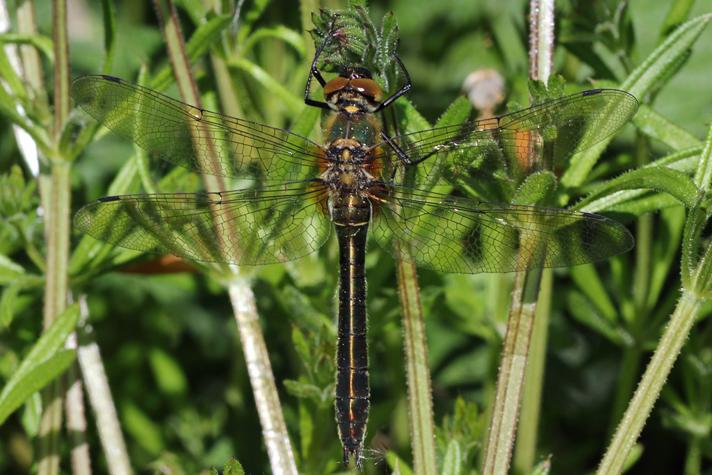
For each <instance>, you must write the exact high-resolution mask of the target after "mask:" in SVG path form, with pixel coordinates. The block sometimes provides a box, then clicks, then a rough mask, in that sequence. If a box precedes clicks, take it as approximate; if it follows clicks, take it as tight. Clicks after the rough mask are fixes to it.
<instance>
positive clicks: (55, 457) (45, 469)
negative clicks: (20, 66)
mask: <svg viewBox="0 0 712 475" xmlns="http://www.w3.org/2000/svg"><path fill="white" fill-rule="evenodd" d="M52 6H53V11H52V16H53V31H52V35H53V39H54V56H55V63H54V126H53V138H54V144H55V150H56V149H58V148H59V141H60V140H59V139H60V137H61V134H62V129H63V128H64V123H65V121H66V119H67V116H68V114H69V45H68V43H67V4H66V1H65V0H54V1H53V2H52ZM50 167H51V175H50V177H49V179H48V180H47V179H45V180H43V181H42V183H44V184H47V185H48V186H49V190H45V191H44V192H43V193H44V195H45V196H46V197H49V199H45V200H43V202H44V203H45V204H46V205H47V209H46V215H45V216H46V221H45V241H46V242H47V272H46V275H45V279H46V280H45V302H44V312H43V320H44V327H45V328H47V327H49V325H51V324H52V322H53V321H54V320H55V319H56V318H57V316H59V314H60V313H62V312H63V311H64V309H65V308H66V306H67V291H68V288H67V269H68V263H69V230H70V219H69V214H70V205H71V202H70V199H71V193H70V190H71V180H70V176H69V171H70V166H69V163H68V162H66V161H65V160H62V159H61V157H51V163H50ZM43 400H44V411H43V413H42V419H41V420H40V430H39V435H40V448H39V464H38V468H37V473H39V474H40V475H54V474H57V473H59V441H60V437H59V431H60V429H61V427H62V383H61V379H58V380H56V381H55V382H53V383H52V384H50V385H49V386H48V387H47V388H46V389H45V390H44V391H43Z"/></svg>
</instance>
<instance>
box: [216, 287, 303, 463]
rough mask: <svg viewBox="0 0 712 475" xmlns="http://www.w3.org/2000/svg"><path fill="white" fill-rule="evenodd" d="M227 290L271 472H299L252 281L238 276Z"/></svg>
mask: <svg viewBox="0 0 712 475" xmlns="http://www.w3.org/2000/svg"><path fill="white" fill-rule="evenodd" d="M228 293H229V295H230V303H232V309H233V313H234V315H235V321H236V322H237V328H238V330H239V331H240V341H241V342H242V351H243V353H244V355H245V364H246V365H247V372H248V374H249V377H250V384H251V385H252V392H253V393H254V396H255V404H256V405H257V414H258V415H259V417H260V424H261V426H262V437H263V439H264V441H265V445H266V447H267V453H268V454H269V459H270V464H271V466H272V473H274V474H275V475H292V474H294V475H296V474H297V468H296V465H295V463H294V454H293V453H292V445H291V444H290V442H289V435H288V434H287V426H286V424H285V423H284V418H283V417H282V406H281V404H280V402H279V394H278V393H277V386H276V384H275V381H274V375H273V373H272V365H271V364H270V361H269V354H268V353H267V345H266V343H265V340H264V338H263V337H262V328H261V327H260V322H259V317H258V315H257V307H256V305H255V295H254V293H253V292H252V288H251V287H250V283H249V281H248V280H247V279H245V278H241V277H238V276H235V277H233V278H232V280H231V281H230V282H229V283H228Z"/></svg>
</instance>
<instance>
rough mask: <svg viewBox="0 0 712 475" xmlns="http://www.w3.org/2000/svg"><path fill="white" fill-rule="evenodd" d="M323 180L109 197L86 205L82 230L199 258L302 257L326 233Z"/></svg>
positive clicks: (247, 261) (80, 217)
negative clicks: (283, 184)
mask: <svg viewBox="0 0 712 475" xmlns="http://www.w3.org/2000/svg"><path fill="white" fill-rule="evenodd" d="M325 193H326V188H325V187H324V186H323V185H321V184H319V183H316V182H314V183H300V184H293V185H288V186H287V185H285V186H275V187H269V188H261V189H259V190H240V191H229V192H223V193H166V194H153V195H124V196H108V197H105V198H101V199H100V200H98V201H95V202H93V203H90V204H88V205H86V206H84V207H83V208H81V209H80V210H79V211H78V212H77V214H76V215H75V217H74V224H75V226H76V227H77V229H79V231H81V232H83V233H87V234H89V235H91V236H93V237H95V238H96V239H99V240H101V241H105V242H109V243H112V244H115V245H117V246H120V247H125V248H128V249H134V250H138V251H146V252H170V253H173V254H177V255H179V256H182V257H185V258H188V259H191V260H195V261H202V262H222V263H231V264H241V265H262V264H272V263H275V262H284V261H289V260H293V259H297V258H299V257H302V256H304V255H306V254H310V253H312V252H314V251H316V250H317V249H318V248H319V247H321V245H322V244H324V242H325V241H326V240H327V239H328V237H329V232H330V229H331V228H330V221H329V220H328V217H327V216H326V215H325V214H324V213H323V212H322V202H323V201H322V200H323V198H324V196H325V195H324V194H325Z"/></svg>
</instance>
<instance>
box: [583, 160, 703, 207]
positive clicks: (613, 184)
mask: <svg viewBox="0 0 712 475" xmlns="http://www.w3.org/2000/svg"><path fill="white" fill-rule="evenodd" d="M635 189H644V190H655V191H658V192H663V193H667V194H669V195H670V196H672V197H673V198H675V199H676V200H678V201H679V202H681V203H682V204H684V205H685V206H687V207H688V208H689V207H691V206H693V205H694V204H695V202H696V201H697V196H698V190H697V187H696V186H695V184H694V183H693V182H692V180H691V179H690V177H689V176H688V175H686V174H685V173H682V172H679V171H677V170H673V169H671V168H667V167H657V166H653V167H646V168H639V169H637V170H633V171H631V172H628V173H624V174H623V175H621V176H619V177H617V178H614V179H613V180H609V181H607V182H605V183H603V184H601V185H600V186H597V187H596V188H594V191H593V192H591V194H589V195H588V196H587V197H586V198H585V199H583V200H581V201H580V202H578V203H577V204H576V205H575V206H574V207H573V208H574V209H578V210H581V211H589V212H594V211H599V210H605V209H606V206H610V205H611V201H607V203H608V204H607V205H604V206H603V207H602V206H601V202H604V203H606V200H609V198H611V197H612V196H613V195H614V193H615V194H619V193H620V192H622V191H623V190H635ZM619 203H620V202H618V203H616V204H619Z"/></svg>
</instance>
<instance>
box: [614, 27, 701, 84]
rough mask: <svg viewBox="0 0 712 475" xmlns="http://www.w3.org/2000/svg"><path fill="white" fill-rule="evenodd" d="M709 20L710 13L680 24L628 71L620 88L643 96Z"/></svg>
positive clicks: (689, 45)
mask: <svg viewBox="0 0 712 475" xmlns="http://www.w3.org/2000/svg"><path fill="white" fill-rule="evenodd" d="M710 20H712V14H705V15H701V16H699V17H697V18H694V19H692V20H690V21H688V22H687V23H684V24H682V25H680V27H679V28H677V29H676V30H675V31H674V32H673V33H672V34H670V36H668V37H667V38H666V39H665V41H663V43H662V44H661V45H660V46H658V47H657V48H656V49H655V50H654V51H653V52H652V53H651V54H650V55H649V56H648V57H647V58H646V59H645V61H643V63H642V64H641V65H640V66H638V67H637V68H636V69H635V70H634V71H633V72H632V73H630V75H629V76H628V78H627V79H626V80H625V81H623V83H622V84H621V89H623V90H625V91H628V92H630V93H631V94H633V95H634V96H635V97H643V96H645V94H647V93H648V92H649V91H650V90H651V89H652V88H654V87H655V86H656V85H657V82H658V81H659V80H660V78H661V77H663V76H665V75H666V74H667V69H668V68H669V67H671V66H674V65H675V63H676V61H677V60H678V58H679V57H680V56H682V55H685V54H687V51H688V50H689V49H690V48H691V47H692V45H693V44H694V43H695V41H697V39H698V38H699V37H700V34H702V32H703V31H704V29H705V27H706V26H707V23H708V22H709V21H710Z"/></svg>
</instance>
